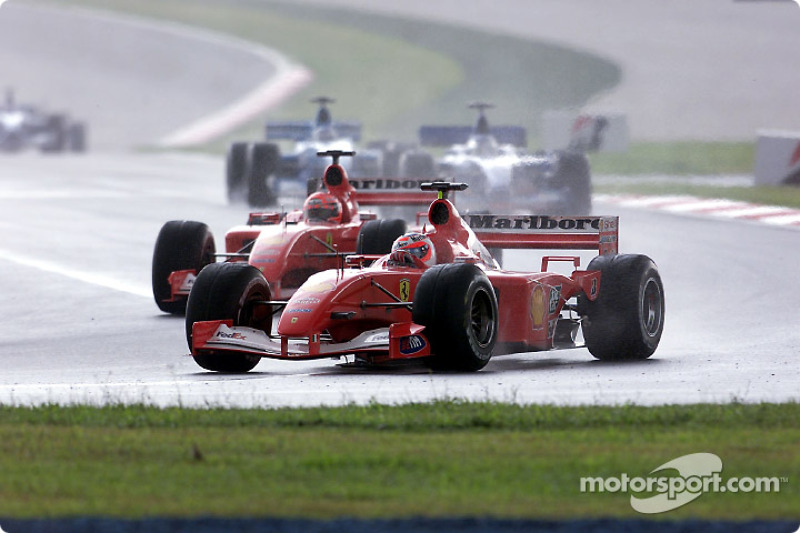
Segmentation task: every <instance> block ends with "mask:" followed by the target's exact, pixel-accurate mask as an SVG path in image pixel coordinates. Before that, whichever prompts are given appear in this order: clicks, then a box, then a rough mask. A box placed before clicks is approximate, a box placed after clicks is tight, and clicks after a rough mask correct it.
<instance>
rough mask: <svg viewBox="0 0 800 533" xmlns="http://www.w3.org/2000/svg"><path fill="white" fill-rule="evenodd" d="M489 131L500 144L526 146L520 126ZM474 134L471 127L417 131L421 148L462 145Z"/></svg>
mask: <svg viewBox="0 0 800 533" xmlns="http://www.w3.org/2000/svg"><path fill="white" fill-rule="evenodd" d="M490 131H491V134H492V136H494V138H495V139H497V142H498V143H500V144H512V145H514V146H517V147H519V148H525V147H527V146H528V134H527V131H526V130H525V128H523V127H522V126H494V127H492V128H491V130H490ZM474 132H475V128H474V127H472V126H422V127H421V128H420V129H419V142H420V144H422V145H423V146H450V145H453V144H464V143H466V142H467V141H469V138H470V136H471V135H472V134H473V133H474Z"/></svg>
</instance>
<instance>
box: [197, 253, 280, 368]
mask: <svg viewBox="0 0 800 533" xmlns="http://www.w3.org/2000/svg"><path fill="white" fill-rule="evenodd" d="M271 296H272V295H271V291H270V288H269V284H268V283H267V280H266V279H265V278H264V275H263V274H262V273H261V272H260V271H259V270H258V269H257V268H255V267H253V266H251V265H249V264H247V263H244V262H233V263H214V264H211V265H208V267H206V268H204V269H203V271H202V272H200V275H199V276H197V280H196V281H195V284H194V287H192V292H191V293H190V294H189V301H188V304H187V306H186V340H187V342H188V343H189V348H190V349H191V347H192V325H193V324H194V323H195V322H203V321H207V320H226V319H230V320H233V325H234V326H247V327H252V328H256V329H261V330H263V331H266V332H267V333H269V332H270V330H271V329H272V308H271V307H270V306H264V305H254V302H257V301H264V300H270V299H271ZM194 360H195V362H196V363H197V364H198V365H200V366H201V367H203V368H205V369H206V370H211V371H213V372H235V373H241V372H248V371H250V370H252V369H253V368H254V367H255V366H256V365H257V364H258V362H259V361H260V360H261V357H260V356H258V355H250V354H237V353H232V352H225V351H220V352H211V353H205V354H201V355H194Z"/></svg>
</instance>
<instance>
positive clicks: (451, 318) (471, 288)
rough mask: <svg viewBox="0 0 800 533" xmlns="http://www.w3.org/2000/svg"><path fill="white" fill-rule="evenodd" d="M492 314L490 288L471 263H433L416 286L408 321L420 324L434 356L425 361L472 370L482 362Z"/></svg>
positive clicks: (491, 335)
mask: <svg viewBox="0 0 800 533" xmlns="http://www.w3.org/2000/svg"><path fill="white" fill-rule="evenodd" d="M497 318H498V312H497V296H496V295H495V293H494V288H493V287H492V284H491V283H490V282H489V278H488V277H487V276H486V273H485V272H484V271H483V270H481V269H480V268H479V267H478V266H476V265H474V264H468V263H466V264H456V263H447V264H441V265H436V266H434V267H432V268H430V269H428V270H426V271H425V273H424V274H423V275H422V277H421V278H420V280H419V283H418V284H417V288H416V290H415V293H414V306H413V309H412V319H413V320H414V322H415V323H417V324H420V325H423V326H425V331H424V333H425V335H426V336H427V338H428V340H429V341H430V343H431V351H432V352H433V353H434V354H435V355H434V356H433V357H430V358H428V360H427V361H426V362H427V363H428V364H429V365H430V366H431V368H434V369H443V370H457V371H469V372H474V371H476V370H480V369H481V368H483V367H484V366H486V364H487V363H488V362H489V360H490V359H491V357H492V350H493V349H494V345H495V342H496V341H497Z"/></svg>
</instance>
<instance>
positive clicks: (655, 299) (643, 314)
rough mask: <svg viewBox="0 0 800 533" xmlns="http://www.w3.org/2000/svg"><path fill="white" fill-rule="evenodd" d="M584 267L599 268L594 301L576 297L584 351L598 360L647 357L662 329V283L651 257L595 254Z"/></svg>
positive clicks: (659, 338) (588, 268)
mask: <svg viewBox="0 0 800 533" xmlns="http://www.w3.org/2000/svg"><path fill="white" fill-rule="evenodd" d="M587 270H599V271H600V272H601V277H600V285H599V290H598V295H597V299H595V300H594V301H590V300H589V298H588V297H587V296H586V295H585V294H581V295H579V297H578V311H579V313H580V314H581V318H582V320H581V323H582V327H583V337H584V340H585V342H586V347H587V348H588V349H589V352H591V354H592V355H593V356H594V357H596V358H597V359H600V360H603V361H623V360H641V359H647V358H648V357H650V356H651V355H652V354H653V352H655V350H656V348H657V347H658V343H659V342H660V341H661V334H662V332H663V330H664V286H663V284H662V282H661V276H660V274H659V273H658V268H657V267H656V265H655V263H654V262H653V260H652V259H650V258H649V257H647V256H645V255H637V254H620V255H601V256H598V257H595V258H594V259H593V260H592V261H591V262H590V263H589V266H588V267H587Z"/></svg>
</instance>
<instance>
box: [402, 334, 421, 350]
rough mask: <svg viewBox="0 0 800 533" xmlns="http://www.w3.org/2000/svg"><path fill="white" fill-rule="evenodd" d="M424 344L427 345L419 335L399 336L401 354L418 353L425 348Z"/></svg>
mask: <svg viewBox="0 0 800 533" xmlns="http://www.w3.org/2000/svg"><path fill="white" fill-rule="evenodd" d="M425 346H427V343H426V342H425V339H424V338H423V337H420V336H419V335H409V336H408V337H400V353H401V354H403V355H412V354H415V353H419V352H421V351H422V350H423V349H424V348H425Z"/></svg>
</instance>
